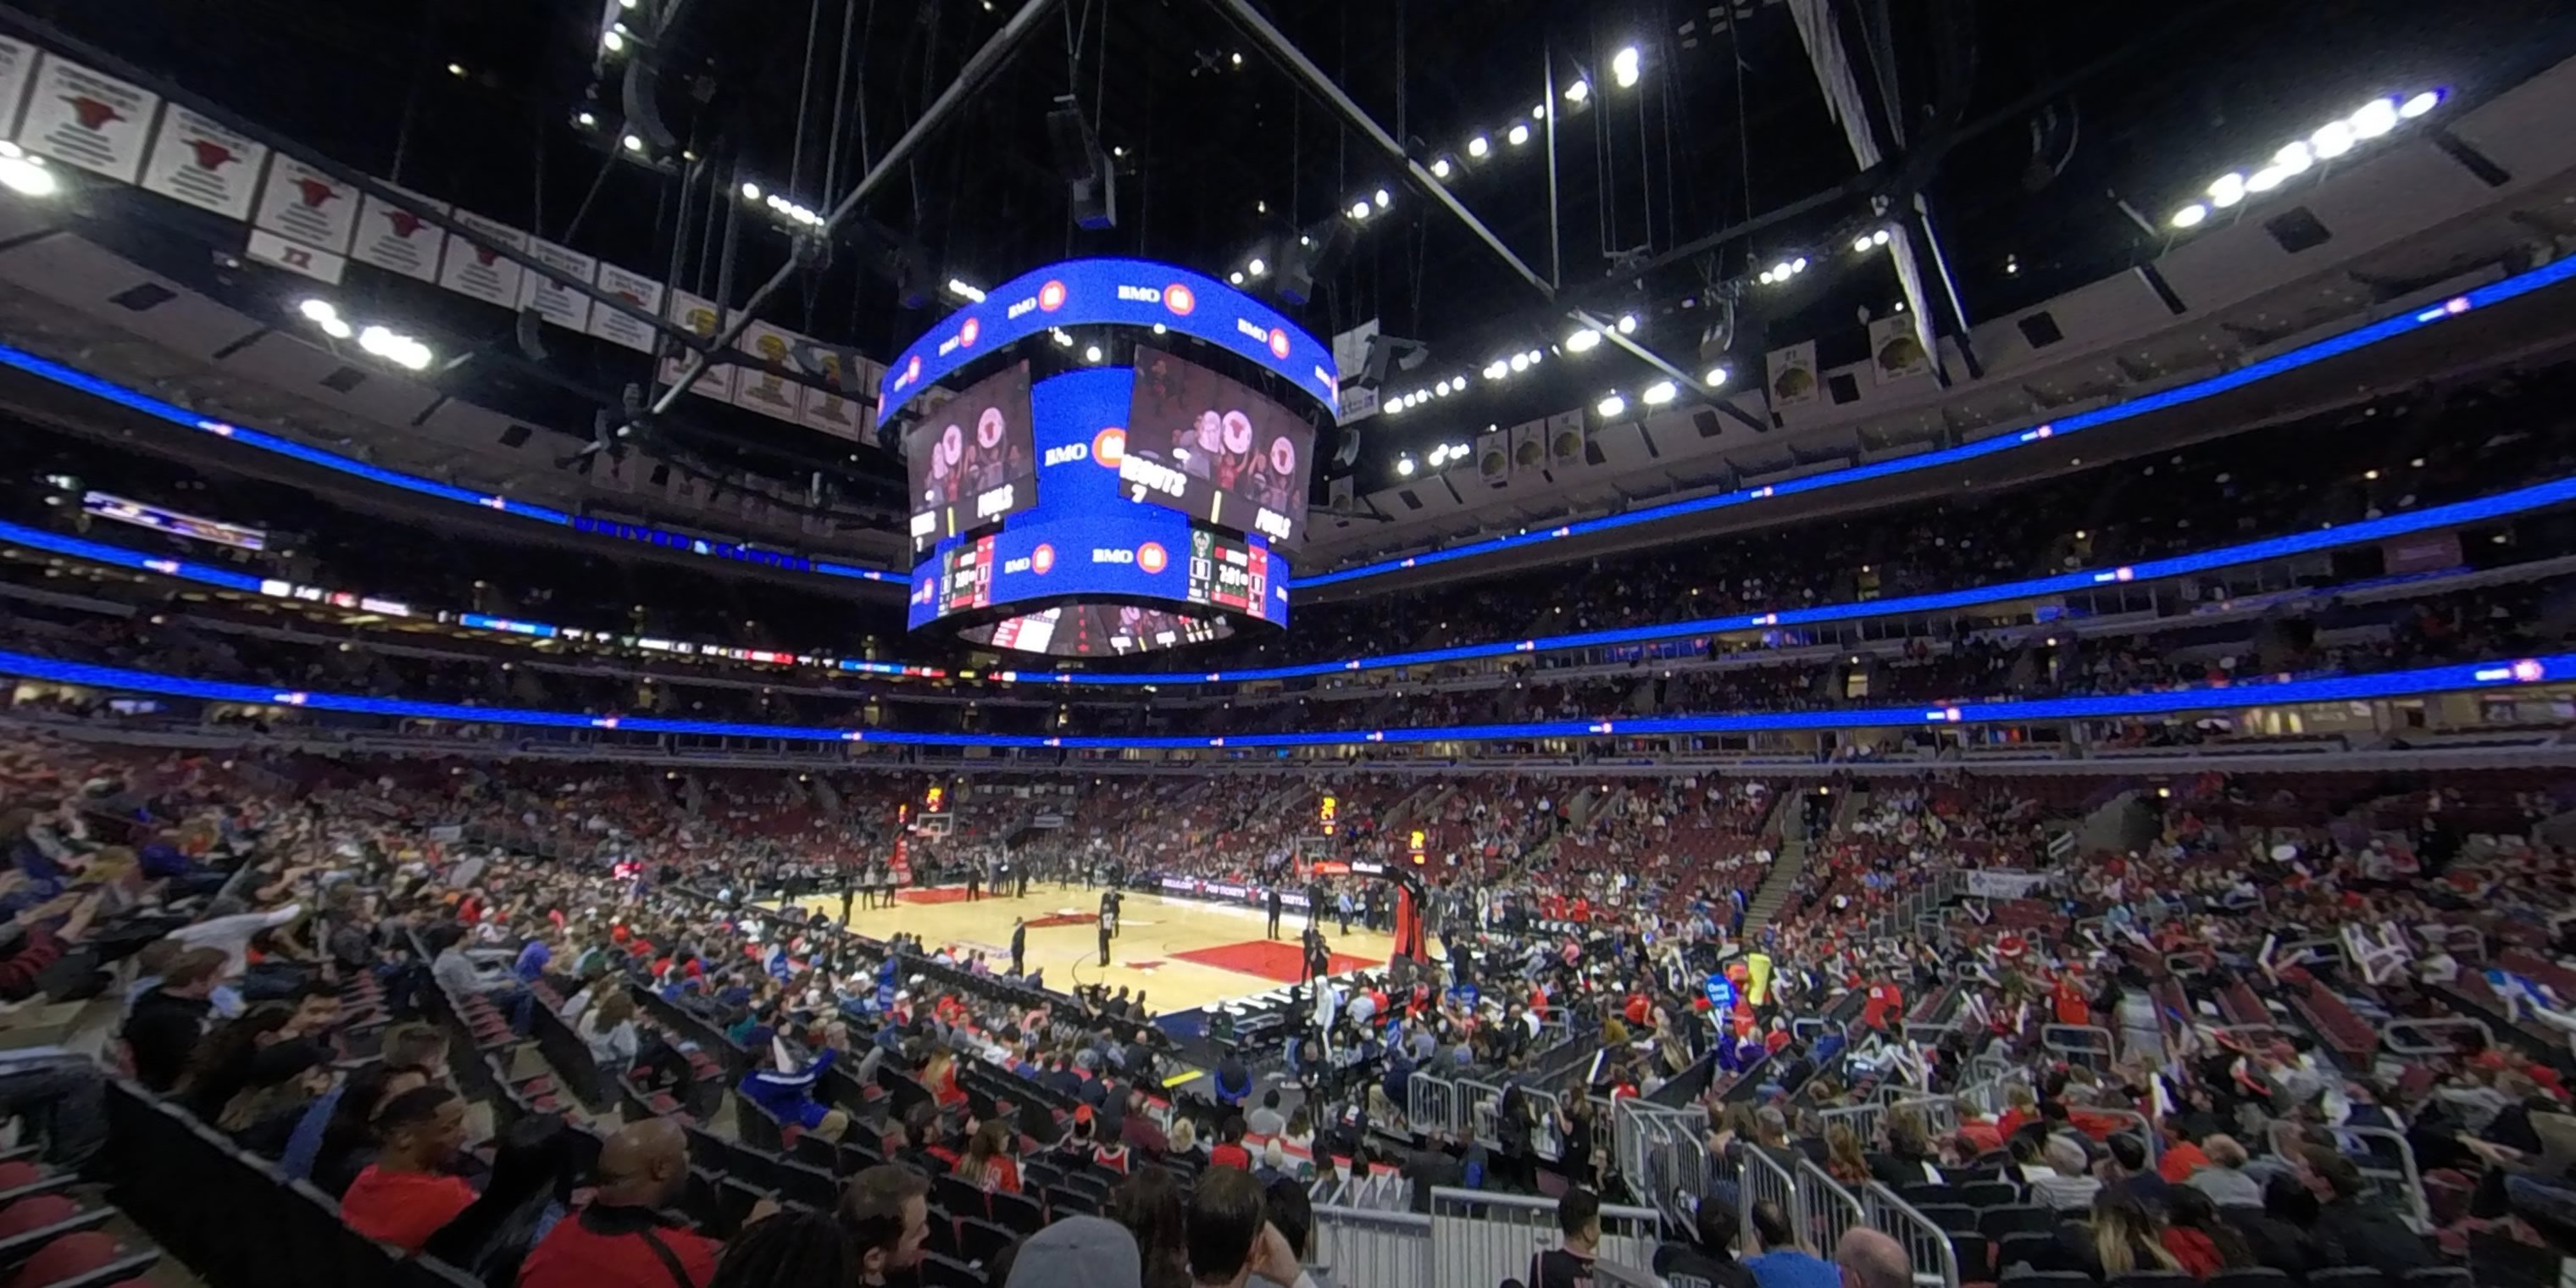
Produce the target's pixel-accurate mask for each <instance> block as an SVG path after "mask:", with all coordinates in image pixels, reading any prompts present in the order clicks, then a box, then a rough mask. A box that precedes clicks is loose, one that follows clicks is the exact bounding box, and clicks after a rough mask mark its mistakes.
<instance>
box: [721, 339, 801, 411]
mask: <svg viewBox="0 0 2576 1288" xmlns="http://www.w3.org/2000/svg"><path fill="white" fill-rule="evenodd" d="M798 342H799V337H798V336H797V335H796V333H794V332H792V331H789V330H787V329H786V328H784V327H775V326H771V325H770V324H768V323H766V322H754V323H752V324H751V325H750V326H747V327H744V328H743V332H742V341H741V344H742V349H743V351H744V352H746V353H749V354H751V355H752V356H753V357H756V358H762V359H765V360H767V361H770V362H775V363H778V364H779V365H781V366H785V365H787V361H788V355H789V354H790V353H791V352H792V351H793V350H794V348H795V346H796V345H797V343H798ZM733 376H734V392H733V405H734V406H736V407H740V408H743V409H745V410H747V411H756V412H759V413H760V414H761V415H764V416H774V417H776V418H778V419H780V420H785V421H793V420H796V419H797V418H798V416H799V414H800V413H801V412H802V411H803V409H804V403H805V399H804V397H803V395H804V387H803V386H801V385H792V384H789V383H788V382H787V378H786V377H784V376H781V375H779V374H778V373H777V372H774V371H764V370H761V369H759V368H756V367H742V368H739V369H737V370H735V371H734V373H733Z"/></svg>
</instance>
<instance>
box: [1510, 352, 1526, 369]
mask: <svg viewBox="0 0 2576 1288" xmlns="http://www.w3.org/2000/svg"><path fill="white" fill-rule="evenodd" d="M1512 370H1514V371H1527V370H1529V355H1528V354H1526V353H1515V354H1513V355H1512Z"/></svg>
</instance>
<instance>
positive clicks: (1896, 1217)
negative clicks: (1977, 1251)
mask: <svg viewBox="0 0 2576 1288" xmlns="http://www.w3.org/2000/svg"><path fill="white" fill-rule="evenodd" d="M1859 1198H1860V1204H1861V1210H1862V1212H1863V1213H1865V1214H1866V1216H1867V1218H1868V1221H1869V1224H1870V1226H1871V1228H1873V1229H1876V1230H1879V1231H1882V1232H1884V1233H1885V1234H1887V1235H1888V1236H1889V1237H1890V1238H1893V1239H1895V1240H1896V1241H1897V1243H1898V1244H1900V1245H1902V1246H1903V1247H1904V1249H1905V1261H1906V1264H1907V1265H1909V1266H1911V1267H1913V1269H1914V1282H1915V1283H1916V1284H1918V1285H1921V1286H1922V1288H1959V1253H1958V1250H1957V1249H1955V1248H1953V1247H1951V1246H1950V1232H1949V1231H1947V1230H1944V1229H1942V1228H1941V1227H1940V1225H1939V1224H1938V1223H1937V1222H1935V1221H1933V1220H1932V1219H1931V1218H1930V1217H1927V1216H1925V1215H1923V1214H1922V1213H1921V1212H1918V1211H1916V1210H1915V1209H1914V1205H1913V1204H1911V1203H1908V1202H1906V1201H1905V1200H1903V1199H1901V1198H1898V1197H1897V1196H1896V1192H1895V1191H1893V1190H1890V1189H1889V1188H1887V1187H1886V1186H1884V1185H1881V1184H1879V1183H1878V1182H1876V1181H1871V1182H1870V1183H1868V1184H1867V1185H1864V1186H1862V1187H1861V1189H1860V1195H1859Z"/></svg>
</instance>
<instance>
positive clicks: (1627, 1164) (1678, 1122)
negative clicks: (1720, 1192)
mask: <svg viewBox="0 0 2576 1288" xmlns="http://www.w3.org/2000/svg"><path fill="white" fill-rule="evenodd" d="M1608 1121H1609V1123H1610V1142H1609V1143H1610V1165H1611V1167H1613V1168H1614V1169H1616V1170H1617V1171H1618V1173H1619V1175H1620V1176H1621V1177H1622V1178H1624V1179H1625V1180H1626V1181H1627V1182H1628V1192H1629V1193H1631V1194H1634V1195H1636V1196H1637V1197H1639V1198H1641V1199H1644V1200H1646V1201H1647V1202H1649V1203H1653V1204H1656V1205H1658V1206H1662V1205H1664V1204H1666V1203H1667V1202H1668V1201H1669V1200H1670V1199H1671V1198H1672V1196H1673V1194H1674V1193H1675V1192H1676V1191H1687V1192H1688V1193H1690V1194H1691V1195H1693V1196H1697V1195H1699V1194H1700V1193H1702V1192H1703V1191H1705V1189H1706V1188H1707V1184H1708V1164H1707V1147H1706V1146H1705V1145H1703V1144H1702V1143H1701V1138H1702V1137H1703V1136H1705V1135H1707V1133H1708V1110H1707V1109H1705V1108H1703V1107H1701V1106H1699V1105H1689V1106H1685V1107H1683V1108H1680V1109H1674V1108H1670V1107H1668V1106H1665V1105H1656V1104H1649V1103H1647V1102H1646V1101H1644V1100H1641V1099H1639V1098H1637V1097H1635V1096H1623V1097H1621V1098H1620V1099H1618V1100H1616V1101H1613V1102H1610V1115H1609V1119H1608Z"/></svg>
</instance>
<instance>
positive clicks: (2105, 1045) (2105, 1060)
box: [2039, 1024, 2120, 1073]
mask: <svg viewBox="0 0 2576 1288" xmlns="http://www.w3.org/2000/svg"><path fill="white" fill-rule="evenodd" d="M2039 1044H2040V1045H2041V1046H2043V1047H2045V1048H2047V1049H2048V1051H2049V1053H2050V1054H2052V1055H2054V1056H2056V1057H2058V1058H2059V1059H2061V1060H2064V1061H2066V1062H2067V1063H2068V1064H2080V1065H2084V1066H2085V1067H2087V1068H2090V1069H2092V1070H2093V1071H2095V1072H2097V1073H2109V1072H2110V1071H2111V1066H2112V1065H2113V1064H2114V1063H2117V1062H2118V1060H2119V1058H2120V1048H2119V1045H2118V1044H2117V1043H2115V1042H2113V1041H2112V1040H2111V1031H2110V1030H2109V1029H2105V1028H2098V1027H2095V1026H2093V1025H2089V1024H2043V1025H2041V1026H2039Z"/></svg>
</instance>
